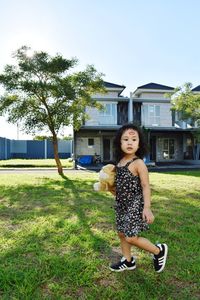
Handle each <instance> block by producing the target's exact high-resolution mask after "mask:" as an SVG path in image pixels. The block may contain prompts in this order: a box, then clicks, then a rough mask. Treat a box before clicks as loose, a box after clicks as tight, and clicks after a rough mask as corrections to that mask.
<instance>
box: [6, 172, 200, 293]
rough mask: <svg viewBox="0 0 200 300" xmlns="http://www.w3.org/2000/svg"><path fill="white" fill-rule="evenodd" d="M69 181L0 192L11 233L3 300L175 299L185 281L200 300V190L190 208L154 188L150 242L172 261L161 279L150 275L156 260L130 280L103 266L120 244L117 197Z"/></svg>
mask: <svg viewBox="0 0 200 300" xmlns="http://www.w3.org/2000/svg"><path fill="white" fill-rule="evenodd" d="M64 179H65V180H53V179H50V178H45V177H43V178H41V182H40V183H38V184H37V185H30V184H22V185H19V186H12V187H8V186H4V187H2V189H1V194H0V204H1V206H0V218H1V220H2V221H5V222H4V228H5V231H3V230H2V238H4V240H3V241H4V242H2V251H1V254H0V262H1V266H2V267H1V270H0V282H1V287H0V291H2V293H3V294H4V296H5V299H10V298H12V297H13V298H14V297H16V298H18V299H25V298H26V299H46V297H47V298H48V297H49V299H51V297H55V299H56V297H57V299H59V297H60V298H61V296H62V297H68V296H69V297H71V299H78V298H81V297H82V299H84V297H85V299H87V296H88V295H89V296H90V298H91V299H95V298H96V299H98V298H99V297H100V296H101V299H122V298H123V299H131V298H132V297H133V295H134V297H135V298H134V299H145V298H146V297H147V295H149V296H150V297H152V299H153V298H155V299H156V297H157V298H160V297H161V296H162V297H164V296H165V298H170V297H171V298H174V295H175V294H176V293H177V291H176V290H177V286H178V288H179V287H180V286H184V284H185V281H186V280H187V281H188V282H191V284H190V285H188V287H187V288H188V295H189V294H190V293H191V295H193V294H192V293H193V291H194V293H196V289H197V286H198V283H197V280H198V279H197V278H198V276H197V267H196V262H195V259H196V258H195V253H198V249H199V248H198V239H197V236H198V230H199V227H198V224H199V214H198V207H197V204H198V199H199V198H198V197H199V196H198V195H199V194H198V190H193V191H191V193H187V195H185V197H186V199H191V200H194V201H191V203H190V201H184V199H183V197H182V194H181V193H180V194H178V193H177V191H173V190H171V191H169V189H167V188H166V189H165V188H163V189H161V188H157V187H156V186H153V196H154V197H155V201H154V204H153V206H154V208H153V209H154V211H155V215H156V216H157V218H156V222H155V224H153V225H152V230H151V231H150V233H149V234H148V235H147V238H149V237H150V240H152V239H155V238H158V239H160V240H161V241H163V240H165V241H166V242H167V243H168V244H169V249H170V252H169V255H170V256H171V258H170V259H169V262H168V265H167V270H166V272H164V275H163V274H162V275H161V277H159V278H158V277H157V276H156V275H152V273H153V270H152V265H150V264H151V262H150V260H148V261H149V264H147V263H146V262H145V261H144V263H143V262H139V263H138V265H139V266H140V264H141V267H142V268H141V269H140V268H139V269H138V270H136V272H132V273H129V274H128V273H125V274H124V273H123V274H113V273H112V274H110V273H109V272H108V271H107V265H106V266H105V263H106V264H107V263H108V259H107V258H108V257H109V256H110V254H111V256H112V255H114V253H113V252H114V251H115V250H114V247H111V245H116V244H115V243H116V241H117V239H115V238H113V237H114V234H112V231H113V230H112V229H113V227H112V224H113V223H114V213H113V208H111V206H112V202H111V201H112V200H111V199H112V197H111V196H108V195H107V194H100V193H95V192H93V191H92V181H91V180H87V179H86V180H78V179H76V180H70V179H69V178H67V177H65V178H64ZM157 196H159V198H158V200H156V197H157ZM195 225H196V226H195ZM2 229H3V228H2ZM113 241H114V243H113ZM183 245H184V247H183ZM177 257H178V258H179V259H178V260H177ZM185 257H187V261H186V260H185ZM188 260H189V263H190V272H189V273H188ZM175 265H176V267H174V266H175ZM105 278H106V280H105ZM172 278H175V279H176V281H172ZM174 282H177V286H176V284H174ZM97 283H98V284H99V286H98V288H97V286H96V284H97ZM133 283H134V284H133ZM158 283H159V285H158ZM141 286H142V287H143V288H142V289H141ZM80 287H81V288H80ZM105 287H108V289H106V288H105ZM116 292H117V297H118V298H115V295H116ZM124 292H125V294H124ZM182 296H183V294H182ZM6 297H7V298H6ZM31 297H32V298H31ZM92 297H93V298H92ZM162 297H161V298H162ZM181 298H183V297H180V299H181ZM52 299H53V298H52ZM69 299H70V298H69ZM174 299H175V298H174ZM185 299H186V298H185Z"/></svg>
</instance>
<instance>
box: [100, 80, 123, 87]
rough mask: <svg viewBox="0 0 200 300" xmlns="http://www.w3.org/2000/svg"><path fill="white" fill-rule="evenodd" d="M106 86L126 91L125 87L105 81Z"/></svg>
mask: <svg viewBox="0 0 200 300" xmlns="http://www.w3.org/2000/svg"><path fill="white" fill-rule="evenodd" d="M104 86H105V87H106V88H119V89H125V85H119V84H115V83H111V82H107V81H104Z"/></svg>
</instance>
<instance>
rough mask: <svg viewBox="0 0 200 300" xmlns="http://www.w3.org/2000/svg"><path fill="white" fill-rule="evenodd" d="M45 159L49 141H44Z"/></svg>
mask: <svg viewBox="0 0 200 300" xmlns="http://www.w3.org/2000/svg"><path fill="white" fill-rule="evenodd" d="M44 158H45V159H47V139H45V140H44Z"/></svg>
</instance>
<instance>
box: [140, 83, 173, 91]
mask: <svg viewBox="0 0 200 300" xmlns="http://www.w3.org/2000/svg"><path fill="white" fill-rule="evenodd" d="M137 89H148V90H149V89H152V90H174V88H173V87H171V86H167V85H162V84H158V83H154V82H150V83H147V84H145V85H141V86H138V87H137Z"/></svg>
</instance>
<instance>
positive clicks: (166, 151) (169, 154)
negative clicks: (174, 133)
mask: <svg viewBox="0 0 200 300" xmlns="http://www.w3.org/2000/svg"><path fill="white" fill-rule="evenodd" d="M163 158H164V159H174V158H175V154H174V139H163Z"/></svg>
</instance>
